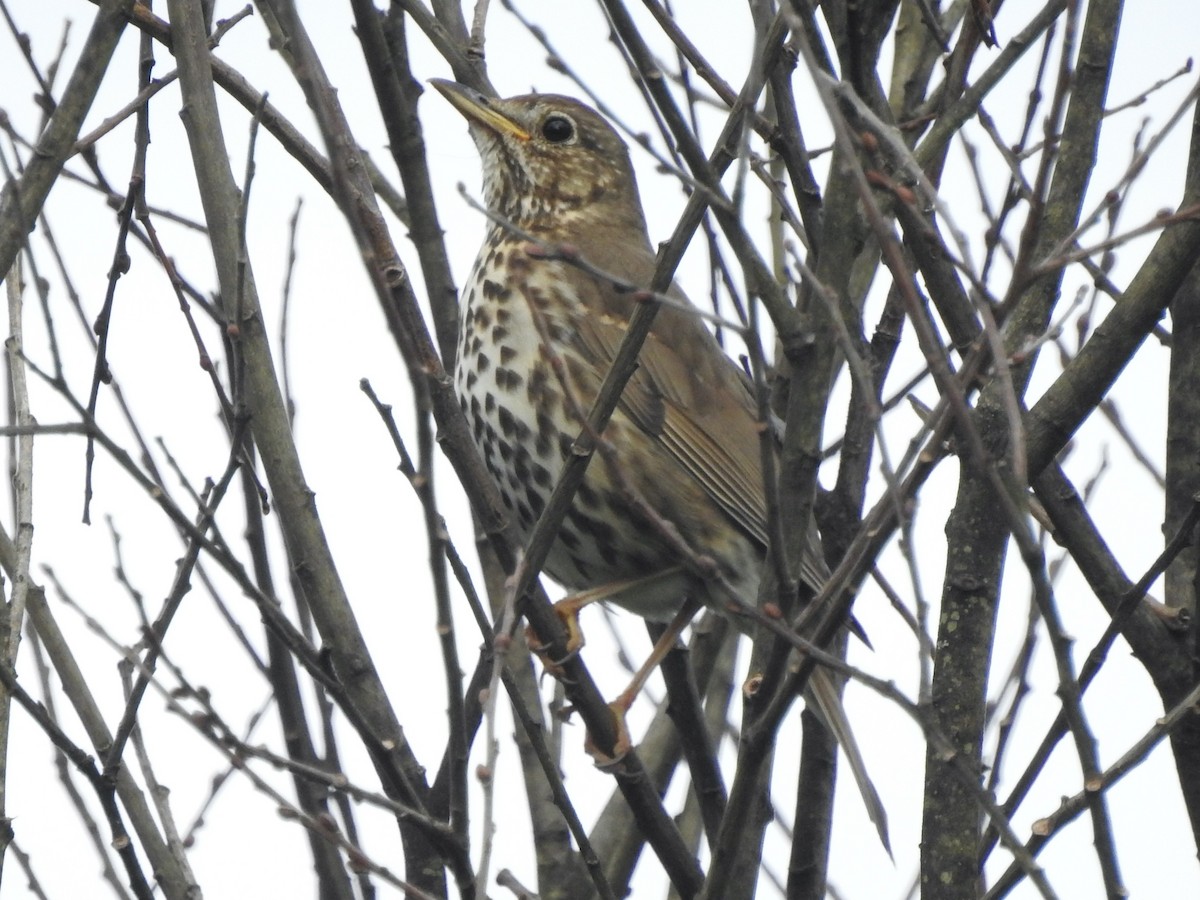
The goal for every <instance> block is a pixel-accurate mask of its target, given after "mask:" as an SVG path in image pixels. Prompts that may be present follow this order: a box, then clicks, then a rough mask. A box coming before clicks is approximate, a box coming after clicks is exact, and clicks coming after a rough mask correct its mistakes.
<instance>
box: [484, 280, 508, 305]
mask: <svg viewBox="0 0 1200 900" xmlns="http://www.w3.org/2000/svg"><path fill="white" fill-rule="evenodd" d="M503 290H504V285H502V284H501V283H500V282H498V281H492V279H490V278H485V279H484V281H483V296H485V297H487V298H488V299H489V300H495V299H496V298H497V297H498V296H500V292H501V291H503Z"/></svg>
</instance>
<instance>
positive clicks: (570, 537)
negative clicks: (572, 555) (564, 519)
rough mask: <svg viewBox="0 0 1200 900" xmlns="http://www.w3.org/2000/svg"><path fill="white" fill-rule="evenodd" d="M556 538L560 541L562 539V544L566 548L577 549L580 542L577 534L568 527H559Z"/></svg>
mask: <svg viewBox="0 0 1200 900" xmlns="http://www.w3.org/2000/svg"><path fill="white" fill-rule="evenodd" d="M558 539H559V540H560V541H562V543H563V546H564V547H566V548H567V549H568V550H578V549H579V544H580V541H579V535H577V534H576V533H575V532H574V531H572V530H571V529H569V528H561V529H559V532H558Z"/></svg>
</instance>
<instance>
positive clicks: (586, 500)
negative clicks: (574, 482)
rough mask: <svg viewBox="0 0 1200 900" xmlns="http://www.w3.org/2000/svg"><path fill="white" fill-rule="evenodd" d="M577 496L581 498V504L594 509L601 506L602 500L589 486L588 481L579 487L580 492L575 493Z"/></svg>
mask: <svg viewBox="0 0 1200 900" xmlns="http://www.w3.org/2000/svg"><path fill="white" fill-rule="evenodd" d="M575 496H576V497H578V498H579V502H580V503H582V504H583V505H584V506H589V507H591V508H592V509H595V508H596V507H597V506H599V505H600V498H599V497H597V496H596V492H595V491H594V490H592V489H591V488H590V487H589V486H588V483H587V482H586V481H585V482H583V483H582V484H581V485H579V490H577V491H576V492H575Z"/></svg>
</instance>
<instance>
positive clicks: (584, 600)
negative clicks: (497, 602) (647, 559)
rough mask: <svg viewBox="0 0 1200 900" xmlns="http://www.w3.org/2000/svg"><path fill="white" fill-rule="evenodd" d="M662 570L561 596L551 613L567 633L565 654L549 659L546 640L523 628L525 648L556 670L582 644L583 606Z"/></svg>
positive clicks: (650, 578) (639, 584) (648, 580)
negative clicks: (580, 623)
mask: <svg viewBox="0 0 1200 900" xmlns="http://www.w3.org/2000/svg"><path fill="white" fill-rule="evenodd" d="M675 572H676V570H675V569H671V570H670V572H669V573H667V574H674V573H675ZM663 575H664V573H661V572H656V573H655V574H653V575H649V576H646V577H644V578H632V579H629V580H628V581H612V582H609V583H608V584H602V585H600V586H599V587H594V588H589V589H588V590H586V591H580V592H579V593H577V594H572V595H571V596H569V597H564V598H563V599H562V600H559V601H558V602H557V603H555V604H554V614H555V615H556V616H558V618H559V619H560V620H561V621H562V624H563V628H565V629H566V632H567V655H566V656H565V657H564V658H562V659H549V658H548V657H547V656H546V655H545V653H544V651H545V649H546V646H547V644H546V642H545V641H543V640H542V639H541V638H540V637H538V636H537V635H536V634H534V633H533V631H532V629H527V630H526V637H527V638H528V639H529V648H530V649H531V650H532V651H533V652H534V653H536V654H537V655H538V658H539V659H541V661H542V664H543V665H545V667H546V669H547V670H549V671H550V672H551V673H555V674H556V673H557V670H558V669H560V668H561V667H562V664H563V663H565V662H566V661H567V660H568V659H570V658H571V657H573V656H574V655H575V654H576V653H578V652H579V651H580V650H581V649H583V645H584V644H585V643H586V641H585V640H584V637H583V629H582V628H580V627H579V612H580V610H582V609H583V608H584V607H585V606H589V605H590V604H592V603H596V602H597V601H600V600H607V599H609V598H611V597H615V596H617V595H619V594H620V593H622V592H623V591H627V590H629V589H630V588H637V587H645V586H646V585H648V584H652V583H653V582H654V581H656V580H657V579H659V578H662V577H663Z"/></svg>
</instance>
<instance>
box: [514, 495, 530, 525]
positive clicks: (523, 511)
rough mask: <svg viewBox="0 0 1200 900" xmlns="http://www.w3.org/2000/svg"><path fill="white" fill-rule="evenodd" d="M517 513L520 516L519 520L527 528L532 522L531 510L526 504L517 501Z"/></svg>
mask: <svg viewBox="0 0 1200 900" xmlns="http://www.w3.org/2000/svg"><path fill="white" fill-rule="evenodd" d="M517 515H518V516H520V517H521V522H522V523H523V524H524V525H525V527H527V528H528V527H529V526H530V525H532V524H533V510H531V509H530V508H529V506H528V505H527V504H525V503H522V502H521V501H518V502H517Z"/></svg>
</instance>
